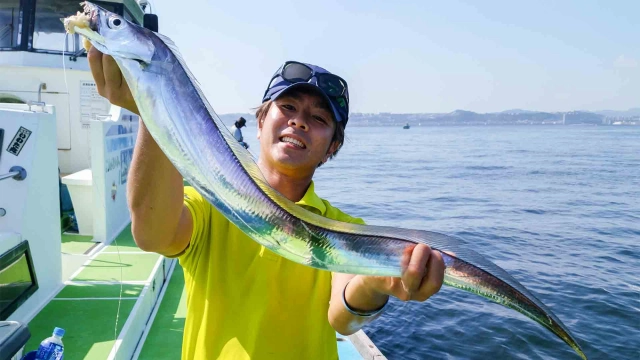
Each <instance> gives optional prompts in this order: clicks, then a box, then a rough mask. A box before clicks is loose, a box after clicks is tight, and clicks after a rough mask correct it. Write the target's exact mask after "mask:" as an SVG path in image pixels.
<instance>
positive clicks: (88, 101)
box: [80, 80, 111, 124]
mask: <svg viewBox="0 0 640 360" xmlns="http://www.w3.org/2000/svg"><path fill="white" fill-rule="evenodd" d="M110 107H111V104H109V101H108V100H107V99H105V98H103V97H102V96H100V94H98V88H97V87H96V83H95V82H93V81H84V80H82V81H80V122H81V123H83V124H86V123H89V120H103V119H104V118H106V117H109V108H110Z"/></svg>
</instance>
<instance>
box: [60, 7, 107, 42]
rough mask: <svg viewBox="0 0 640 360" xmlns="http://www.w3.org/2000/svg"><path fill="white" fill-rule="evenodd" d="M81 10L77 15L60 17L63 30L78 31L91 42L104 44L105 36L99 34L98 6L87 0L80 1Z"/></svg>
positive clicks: (72, 32)
mask: <svg viewBox="0 0 640 360" xmlns="http://www.w3.org/2000/svg"><path fill="white" fill-rule="evenodd" d="M80 5H81V6H82V7H83V11H82V12H80V11H78V14H77V15H72V16H69V17H68V18H65V19H60V20H62V22H63V23H64V27H65V30H66V31H67V32H68V33H70V34H75V33H78V34H80V35H83V36H84V37H86V38H87V39H89V40H90V41H91V42H92V43H94V44H95V43H98V44H100V45H105V43H106V40H105V38H104V37H103V36H102V35H100V15H101V14H100V10H102V9H101V8H100V7H99V6H97V5H95V4H92V3H90V2H88V1H85V2H82V3H80Z"/></svg>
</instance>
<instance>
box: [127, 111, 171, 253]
mask: <svg viewBox="0 0 640 360" xmlns="http://www.w3.org/2000/svg"><path fill="white" fill-rule="evenodd" d="M127 196H128V200H129V209H130V210H131V218H132V233H133V236H134V238H135V240H136V243H137V244H138V246H139V247H140V248H142V249H143V250H147V251H161V250H162V249H164V248H166V246H168V245H169V242H170V241H171V240H173V235H174V234H175V233H176V229H177V227H178V222H179V220H180V214H181V212H182V208H183V197H184V190H183V182H182V176H181V175H180V173H179V172H178V171H177V170H176V168H175V167H174V166H173V164H171V162H170V161H169V159H168V158H167V157H166V156H165V155H164V153H163V152H162V150H160V147H159V146H158V144H157V143H156V142H155V140H154V139H153V138H152V137H151V134H150V133H149V131H148V130H147V128H146V127H145V125H144V124H143V123H142V121H140V128H139V131H138V138H137V141H136V146H135V149H134V151H133V159H132V161H131V168H130V169H129V178H128V181H127Z"/></svg>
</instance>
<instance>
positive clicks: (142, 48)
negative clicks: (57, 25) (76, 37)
mask: <svg viewBox="0 0 640 360" xmlns="http://www.w3.org/2000/svg"><path fill="white" fill-rule="evenodd" d="M82 5H83V7H84V14H83V15H84V19H87V18H88V27H85V26H80V27H79V26H76V27H75V29H74V30H75V32H77V33H80V34H82V35H84V36H85V37H86V38H87V39H88V40H89V41H90V42H91V44H92V45H93V46H95V47H96V48H97V49H98V50H100V52H102V53H105V54H108V55H111V56H113V57H114V58H116V59H120V60H125V59H128V60H133V61H136V62H138V63H144V64H150V63H151V59H152V58H153V55H154V53H155V46H154V43H153V40H152V36H151V33H152V31H151V30H149V29H145V28H143V27H141V26H139V25H137V24H134V23H132V22H130V21H128V20H127V19H125V18H124V17H123V16H120V15H118V14H115V13H112V12H110V11H108V10H105V9H103V8H101V7H100V6H98V5H96V4H93V3H91V2H89V1H85V2H83V3H82ZM66 24H67V23H65V26H66ZM68 30H69V29H68Z"/></svg>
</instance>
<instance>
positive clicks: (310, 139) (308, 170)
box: [258, 93, 336, 177]
mask: <svg viewBox="0 0 640 360" xmlns="http://www.w3.org/2000/svg"><path fill="white" fill-rule="evenodd" d="M322 100H323V99H322V98H321V97H320V96H316V95H307V94H296V93H292V94H291V95H288V94H285V95H282V96H280V97H279V98H278V100H276V101H274V102H273V103H272V104H271V107H270V108H269V111H267V115H266V116H265V118H264V121H263V122H262V123H258V139H259V140H260V159H259V162H260V163H261V165H262V166H266V167H267V168H268V169H269V170H271V171H274V170H275V171H278V172H280V173H283V174H286V175H290V176H295V177H303V176H309V175H312V174H313V172H314V171H315V169H316V168H317V166H318V164H320V163H321V162H325V161H327V159H328V158H329V155H330V154H331V152H333V151H334V150H335V149H334V148H333V147H331V145H332V144H331V140H332V138H333V133H334V131H335V127H336V124H335V121H334V120H333V117H332V114H331V112H330V111H329V110H328V109H326V108H325V107H323V106H322V104H323V101H322Z"/></svg>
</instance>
